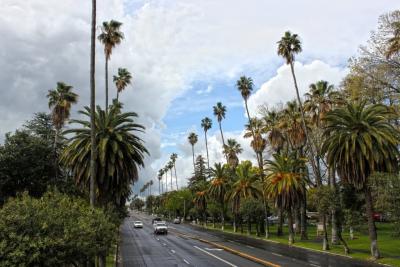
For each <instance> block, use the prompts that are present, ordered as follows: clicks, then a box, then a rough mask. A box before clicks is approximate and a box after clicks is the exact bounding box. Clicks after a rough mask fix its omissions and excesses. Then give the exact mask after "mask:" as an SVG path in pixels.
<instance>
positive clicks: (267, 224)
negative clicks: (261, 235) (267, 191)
mask: <svg viewBox="0 0 400 267" xmlns="http://www.w3.org/2000/svg"><path fill="white" fill-rule="evenodd" d="M263 202H264V203H263V204H264V221H265V222H264V224H265V238H269V222H268V208H267V205H268V203H267V200H266V197H265V195H264V190H263Z"/></svg>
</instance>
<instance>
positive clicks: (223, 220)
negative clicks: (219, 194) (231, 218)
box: [221, 204, 225, 231]
mask: <svg viewBox="0 0 400 267" xmlns="http://www.w3.org/2000/svg"><path fill="white" fill-rule="evenodd" d="M221 230H222V231H224V230H225V216H224V205H223V204H222V209H221Z"/></svg>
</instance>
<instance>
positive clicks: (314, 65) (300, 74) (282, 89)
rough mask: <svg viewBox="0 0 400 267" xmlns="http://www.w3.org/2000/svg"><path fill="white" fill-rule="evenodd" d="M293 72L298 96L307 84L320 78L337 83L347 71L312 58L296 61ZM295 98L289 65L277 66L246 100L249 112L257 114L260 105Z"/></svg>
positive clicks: (284, 101)
mask: <svg viewBox="0 0 400 267" xmlns="http://www.w3.org/2000/svg"><path fill="white" fill-rule="evenodd" d="M294 68H295V73H296V78H297V83H298V86H299V92H300V96H303V95H304V94H305V93H306V92H308V90H309V85H310V84H311V83H315V82H317V81H320V80H325V81H328V82H329V83H330V84H333V85H338V84H339V83H340V81H341V80H342V79H343V77H344V76H345V75H346V73H347V69H346V68H340V67H333V66H330V65H329V64H327V63H324V62H322V61H320V60H314V61H312V62H311V63H309V64H302V63H301V62H296V64H295V66H294ZM295 98H296V91H295V88H294V84H293V78H292V73H291V70H290V66H289V65H283V66H281V67H280V68H278V70H277V72H276V75H275V76H273V77H272V78H271V79H269V80H268V81H267V82H265V83H263V84H262V85H261V88H260V89H259V90H257V91H256V92H255V93H254V94H253V95H252V96H250V98H249V100H248V105H249V109H250V110H251V114H257V112H258V108H259V107H260V106H262V105H266V106H267V107H274V106H277V105H280V104H285V103H286V102H287V101H290V100H293V99H295Z"/></svg>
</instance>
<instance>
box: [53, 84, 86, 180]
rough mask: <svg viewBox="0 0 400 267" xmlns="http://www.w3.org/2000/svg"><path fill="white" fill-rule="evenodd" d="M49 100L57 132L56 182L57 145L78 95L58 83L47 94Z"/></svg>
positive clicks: (56, 172)
mask: <svg viewBox="0 0 400 267" xmlns="http://www.w3.org/2000/svg"><path fill="white" fill-rule="evenodd" d="M47 98H48V99H49V108H50V109H52V111H51V114H52V116H51V117H52V121H53V125H54V128H55V130H56V132H55V135H54V156H55V162H54V167H55V174H56V175H55V180H56V181H57V178H58V168H59V166H58V153H57V145H58V139H59V136H60V130H61V129H62V128H63V126H64V124H65V122H66V121H67V120H68V119H69V116H70V111H71V105H72V104H75V103H76V102H77V101H78V95H77V94H75V93H74V92H72V86H70V85H67V84H65V83H63V82H58V83H57V87H56V89H53V90H49V93H48V94H47Z"/></svg>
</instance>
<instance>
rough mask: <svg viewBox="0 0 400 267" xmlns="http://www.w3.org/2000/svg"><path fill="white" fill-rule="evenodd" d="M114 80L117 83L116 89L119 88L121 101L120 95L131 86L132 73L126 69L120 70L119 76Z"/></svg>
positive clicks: (118, 92)
mask: <svg viewBox="0 0 400 267" xmlns="http://www.w3.org/2000/svg"><path fill="white" fill-rule="evenodd" d="M113 80H114V83H115V87H117V101H118V100H119V94H120V93H121V92H122V91H123V90H124V89H125V88H126V87H127V86H128V85H129V84H131V80H132V75H131V73H130V72H129V71H128V70H127V69H124V68H118V76H116V75H114V76H113Z"/></svg>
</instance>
